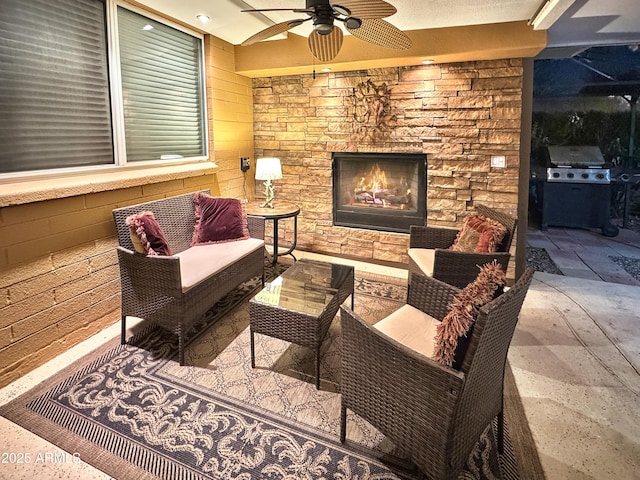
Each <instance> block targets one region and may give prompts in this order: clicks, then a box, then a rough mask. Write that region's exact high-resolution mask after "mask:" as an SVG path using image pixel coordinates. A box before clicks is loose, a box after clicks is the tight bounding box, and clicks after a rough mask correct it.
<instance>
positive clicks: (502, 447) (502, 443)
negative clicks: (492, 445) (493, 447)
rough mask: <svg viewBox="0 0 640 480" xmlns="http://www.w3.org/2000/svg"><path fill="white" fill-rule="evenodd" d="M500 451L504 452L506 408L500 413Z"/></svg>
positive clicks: (500, 452)
mask: <svg viewBox="0 0 640 480" xmlns="http://www.w3.org/2000/svg"><path fill="white" fill-rule="evenodd" d="M498 453H499V454H500V455H502V454H504V410H500V413H499V414H498Z"/></svg>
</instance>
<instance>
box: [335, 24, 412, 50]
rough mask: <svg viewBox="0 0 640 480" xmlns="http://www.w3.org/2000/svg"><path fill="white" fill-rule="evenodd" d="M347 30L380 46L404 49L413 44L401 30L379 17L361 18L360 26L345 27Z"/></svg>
mask: <svg viewBox="0 0 640 480" xmlns="http://www.w3.org/2000/svg"><path fill="white" fill-rule="evenodd" d="M347 30H349V33H351V35H353V36H354V37H358V38H359V39H360V40H364V41H365V42H369V43H373V44H374V45H379V46H381V47H386V48H395V49H397V50H406V49H408V48H411V46H412V45H413V44H412V42H411V39H410V38H409V37H407V35H406V34H405V33H404V32H403V31H402V30H400V29H398V28H397V27H394V26H393V25H391V24H390V23H389V22H387V21H386V20H382V19H379V18H363V19H362V25H361V26H360V28H348V27H347Z"/></svg>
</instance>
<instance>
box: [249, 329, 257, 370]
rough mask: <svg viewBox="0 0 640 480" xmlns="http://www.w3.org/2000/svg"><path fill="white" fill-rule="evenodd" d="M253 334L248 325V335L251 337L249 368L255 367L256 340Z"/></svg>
mask: <svg viewBox="0 0 640 480" xmlns="http://www.w3.org/2000/svg"><path fill="white" fill-rule="evenodd" d="M253 335H254V334H253V330H251V327H249V337H250V338H251V368H256V342H255V339H254V338H253Z"/></svg>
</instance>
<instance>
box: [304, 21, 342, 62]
mask: <svg viewBox="0 0 640 480" xmlns="http://www.w3.org/2000/svg"><path fill="white" fill-rule="evenodd" d="M343 38H344V34H343V33H342V30H341V29H340V28H338V27H333V30H332V31H331V33H330V34H328V35H320V34H319V33H318V32H316V31H315V30H314V31H313V32H311V35H309V50H311V53H312V54H313V56H314V57H316V58H317V59H318V60H320V61H321V62H328V61H329V60H332V59H333V58H334V57H335V56H336V55H338V52H340V48H342V39H343Z"/></svg>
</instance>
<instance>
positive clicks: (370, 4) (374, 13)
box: [331, 0, 398, 19]
mask: <svg viewBox="0 0 640 480" xmlns="http://www.w3.org/2000/svg"><path fill="white" fill-rule="evenodd" d="M331 3H335V4H336V5H341V6H343V7H346V8H348V9H349V10H351V16H352V17H357V18H362V19H364V18H385V17H390V16H391V15H393V14H394V13H396V12H397V11H398V10H396V7H394V6H393V5H391V4H390V3H387V2H385V1H384V0H336V1H335V2H331Z"/></svg>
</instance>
